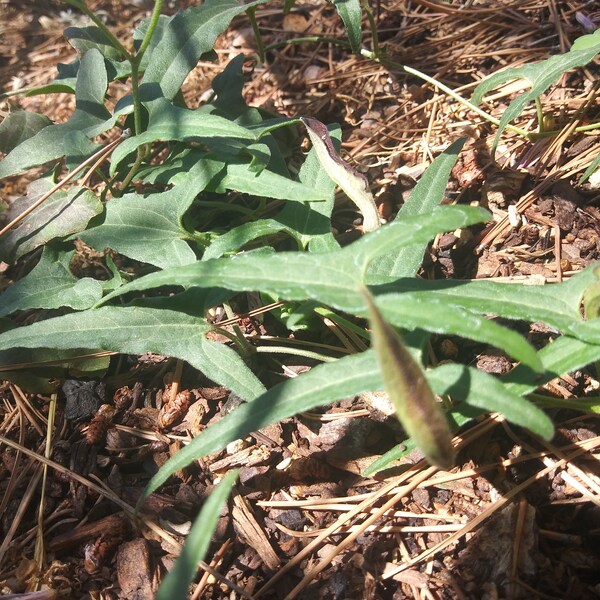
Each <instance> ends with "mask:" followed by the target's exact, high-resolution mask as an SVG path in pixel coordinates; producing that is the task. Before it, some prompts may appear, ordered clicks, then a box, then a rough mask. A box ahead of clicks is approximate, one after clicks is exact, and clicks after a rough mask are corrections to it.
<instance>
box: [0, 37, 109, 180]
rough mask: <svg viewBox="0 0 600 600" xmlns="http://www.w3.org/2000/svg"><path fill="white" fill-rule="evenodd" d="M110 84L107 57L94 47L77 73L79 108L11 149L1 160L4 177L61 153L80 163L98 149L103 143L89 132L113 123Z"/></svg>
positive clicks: (76, 104)
mask: <svg viewBox="0 0 600 600" xmlns="http://www.w3.org/2000/svg"><path fill="white" fill-rule="evenodd" d="M107 85H108V79H107V75H106V67H105V65H104V58H103V57H102V55H101V54H100V52H98V50H96V49H94V48H93V49H91V50H89V51H88V52H86V54H85V56H84V57H83V58H82V59H81V64H80V66H79V71H78V73H77V85H76V94H75V97H76V100H75V112H74V113H73V114H72V115H71V117H70V118H69V120H68V121H67V122H66V123H63V124H60V125H49V126H48V127H44V128H43V129H42V130H40V131H39V132H38V133H37V134H36V135H34V136H33V137H30V138H29V139H27V140H25V141H24V142H22V143H21V144H20V145H19V146H17V147H16V148H15V149H14V150H13V151H12V152H10V153H9V154H8V155H7V156H6V158H5V159H4V160H3V161H0V177H7V176H9V175H14V174H15V173H20V172H21V171H24V170H26V169H29V168H30V167H34V166H37V165H41V164H43V163H45V162H48V161H50V160H54V159H57V158H60V157H61V156H67V157H68V162H69V164H73V163H80V162H81V161H82V160H83V159H84V158H87V157H88V156H89V155H91V154H92V153H93V152H95V151H96V150H98V148H99V146H98V145H97V144H93V143H92V142H91V141H90V140H89V139H88V136H92V135H98V134H100V133H102V132H103V131H106V130H107V129H110V127H112V121H113V120H112V119H111V115H110V113H109V112H108V110H107V109H106V107H105V106H104V94H105V93H106V87H107Z"/></svg>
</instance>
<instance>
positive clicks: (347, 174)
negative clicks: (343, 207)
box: [300, 117, 381, 233]
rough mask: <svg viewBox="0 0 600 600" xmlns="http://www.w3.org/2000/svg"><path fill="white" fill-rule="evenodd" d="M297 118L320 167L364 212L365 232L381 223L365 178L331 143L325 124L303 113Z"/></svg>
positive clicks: (372, 229) (361, 211)
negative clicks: (300, 117) (302, 126)
mask: <svg viewBox="0 0 600 600" xmlns="http://www.w3.org/2000/svg"><path fill="white" fill-rule="evenodd" d="M300 120H301V121H302V123H304V126H305V127H306V131H307V133H308V137H309V138H310V141H311V142H312V144H313V147H314V148H315V150H316V152H317V156H318V157H319V160H320V161H321V164H322V165H323V168H324V169H325V171H326V172H327V174H328V175H329V177H331V179H333V181H335V183H337V185H338V186H339V187H340V188H341V189H342V190H343V191H344V193H345V194H346V195H347V196H348V198H350V200H352V202H354V204H356V206H357V207H358V210H359V211H360V213H361V214H362V216H363V230H364V231H365V233H368V232H369V231H374V230H375V229H377V228H378V227H379V226H380V225H381V221H380V219H379V213H378V212H377V206H376V205H375V200H373V194H371V190H370V189H369V182H368V181H367V178H366V177H365V176H364V175H363V174H362V173H359V172H358V171H357V170H356V169H353V168H352V167H351V166H350V165H349V164H348V163H347V162H345V161H344V160H342V159H341V158H340V156H339V155H338V153H337V152H336V150H335V148H334V147H333V143H332V141H331V137H330V136H329V131H327V127H326V126H325V125H323V123H321V121H317V119H309V118H307V117H302V119H300Z"/></svg>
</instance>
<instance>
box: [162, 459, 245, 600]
mask: <svg viewBox="0 0 600 600" xmlns="http://www.w3.org/2000/svg"><path fill="white" fill-rule="evenodd" d="M237 475H238V472H237V471H230V472H229V473H227V475H225V477H224V478H223V480H222V481H221V483H219V485H217V486H216V487H215V488H214V489H213V490H211V492H210V494H209V496H208V497H207V499H206V500H205V502H204V504H203V505H202V509H201V510H200V514H199V515H198V517H196V520H195V521H194V524H193V525H192V528H191V529H190V532H189V534H188V536H187V539H186V540H185V544H184V546H183V550H182V551H181V554H180V555H179V557H178V558H177V560H176V561H175V564H174V565H173V567H172V568H171V570H170V571H169V572H168V573H167V576H166V577H165V578H164V579H163V580H162V583H161V584H160V587H159V588H158V593H157V594H156V600H178V599H182V600H183V598H187V595H188V588H189V586H190V584H191V583H192V581H193V579H194V577H195V575H196V572H197V570H198V565H199V563H200V561H202V560H204V557H205V556H206V552H207V551H208V547H209V545H210V542H211V536H212V532H213V531H214V530H215V528H216V526H217V521H218V520H219V517H220V516H221V509H222V508H223V505H224V504H225V502H226V501H227V498H228V496H229V494H230V493H231V488H232V487H233V484H234V483H235V480H236V478H237Z"/></svg>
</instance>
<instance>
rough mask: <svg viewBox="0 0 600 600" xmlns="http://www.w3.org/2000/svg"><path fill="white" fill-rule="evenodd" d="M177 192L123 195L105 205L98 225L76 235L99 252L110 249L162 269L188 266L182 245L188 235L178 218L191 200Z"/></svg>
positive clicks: (189, 258) (188, 252)
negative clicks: (102, 217) (103, 217)
mask: <svg viewBox="0 0 600 600" xmlns="http://www.w3.org/2000/svg"><path fill="white" fill-rule="evenodd" d="M194 197H195V196H194V195H187V196H184V195H182V194H181V193H180V192H179V189H178V188H174V189H173V190H169V191H168V192H163V193H158V194H151V195H150V196H147V197H144V196H143V195H141V194H125V195H124V196H123V197H121V198H118V199H113V200H112V201H111V202H109V203H108V204H107V205H106V218H105V220H104V222H103V223H102V224H101V225H98V226H97V227H93V228H91V229H88V230H87V231H84V232H82V233H80V234H78V236H77V237H79V238H81V239H82V240H83V241H84V242H85V243H86V244H88V245H89V246H92V247H93V248H96V249H98V250H104V249H105V248H111V249H113V250H116V251H117V252H119V253H120V254H123V255H125V256H128V257H129V258H133V259H134V260H139V261H141V262H145V263H149V264H151V265H155V266H157V267H160V268H161V269H165V268H168V267H176V266H179V265H188V264H191V263H193V262H194V261H195V260H196V255H195V254H194V251H193V250H192V249H191V248H190V246H189V244H188V243H187V242H186V241H185V239H186V238H189V234H188V233H187V232H186V231H185V229H184V228H183V227H182V226H181V217H182V215H183V213H184V212H185V211H186V210H187V209H188V207H189V205H190V204H191V203H192V201H193V200H194Z"/></svg>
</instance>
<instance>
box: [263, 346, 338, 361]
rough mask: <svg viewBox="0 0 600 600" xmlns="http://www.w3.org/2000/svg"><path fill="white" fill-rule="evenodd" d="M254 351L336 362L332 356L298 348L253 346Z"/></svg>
mask: <svg viewBox="0 0 600 600" xmlns="http://www.w3.org/2000/svg"><path fill="white" fill-rule="evenodd" d="M254 350H255V351H256V352H259V353H262V354H293V355H294V356H302V357H304V358H313V359H314V360H320V361H321V362H334V361H336V360H338V359H337V358H335V357H334V356H327V355H326V354H321V353H320V352H313V351H312V350H300V349H299V348H289V347H288V346H255V347H254Z"/></svg>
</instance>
